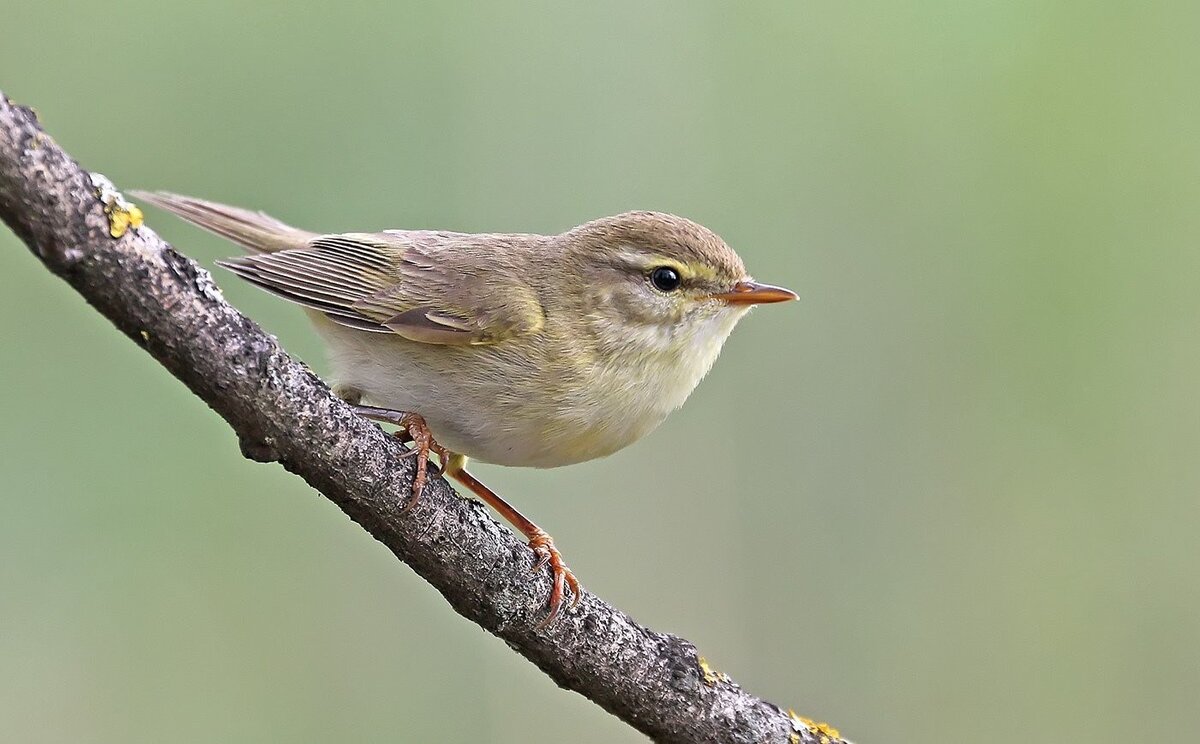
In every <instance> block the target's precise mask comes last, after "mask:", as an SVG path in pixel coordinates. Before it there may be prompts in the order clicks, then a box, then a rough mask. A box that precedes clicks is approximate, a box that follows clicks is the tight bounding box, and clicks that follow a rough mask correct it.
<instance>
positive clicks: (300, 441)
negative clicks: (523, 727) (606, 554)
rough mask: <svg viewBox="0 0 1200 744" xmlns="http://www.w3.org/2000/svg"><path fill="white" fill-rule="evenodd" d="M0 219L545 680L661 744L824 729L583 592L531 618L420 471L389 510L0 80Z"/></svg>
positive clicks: (253, 439)
mask: <svg viewBox="0 0 1200 744" xmlns="http://www.w3.org/2000/svg"><path fill="white" fill-rule="evenodd" d="M0 219H3V220H4V222H5V223H7V224H8V226H9V227H10V228H11V229H12V230H13V231H14V232H15V233H16V234H17V236H19V237H20V238H21V240H23V241H24V242H25V243H26V244H27V245H28V246H29V248H30V250H32V251H33V253H34V254H36V255H37V256H38V258H40V259H41V261H42V262H43V263H44V264H45V265H46V267H47V268H48V269H50V271H52V272H54V273H55V274H56V275H58V276H59V277H61V278H62V279H64V280H65V281H67V282H68V283H69V284H70V285H71V286H72V287H74V288H75V289H76V290H78V291H79V293H80V294H81V295H83V297H84V298H86V299H87V301H88V302H89V303H91V304H92V306H94V307H95V308H96V309H97V310H98V311H100V312H101V313H102V314H103V315H104V316H105V317H107V318H108V319H109V320H110V321H112V323H113V324H114V325H115V326H116V327H117V328H118V329H119V330H120V331H121V332H122V333H124V334H125V335H126V336H128V337H129V338H130V339H131V340H132V341H133V342H134V343H135V344H137V345H138V346H140V347H142V348H143V349H145V350H146V351H147V352H149V353H150V354H151V355H152V356H153V357H154V358H155V359H157V360H158V361H159V362H160V363H161V364H162V365H163V366H164V367H166V369H167V370H168V371H169V372H170V373H171V374H172V375H174V376H175V377H177V378H179V379H180V380H181V381H182V382H183V383H184V384H185V385H187V386H188V388H190V389H191V390H192V392H194V393H195V394H196V395H198V396H199V397H200V398H201V399H203V400H204V401H205V402H206V403H207V404H208V405H209V406H211V407H212V409H213V410H214V411H216V412H217V413H218V414H219V415H220V416H221V417H222V418H224V419H225V421H226V422H228V423H229V425H230V426H231V427H232V428H233V430H234V431H235V432H236V433H237V435H238V437H239V439H240V441H241V444H242V452H243V453H244V454H245V455H246V456H247V457H249V458H251V459H254V460H259V461H278V462H279V463H280V464H281V465H282V466H283V467H284V468H286V469H287V470H289V471H291V472H293V473H295V474H296V475H299V476H300V477H301V478H303V479H304V480H305V481H307V482H308V483H309V484H310V485H311V486H312V487H313V488H315V489H317V490H318V491H320V492H321V493H322V494H324V495H325V496H326V497H327V498H328V499H329V500H331V501H333V502H334V503H335V504H337V505H338V506H339V507H341V509H342V510H343V511H345V512H346V514H348V515H349V516H350V518H351V519H353V520H354V521H356V522H357V523H358V524H360V525H361V526H362V527H363V528H364V529H365V530H366V531H367V532H369V533H370V534H371V535H372V536H373V537H375V539H377V540H379V541H380V542H382V543H383V544H384V545H386V546H387V547H388V548H389V549H390V550H391V551H392V552H393V553H394V554H395V555H396V557H398V558H399V559H400V560H401V561H403V562H405V563H406V564H408V565H409V566H410V567H411V568H412V569H413V570H414V571H416V572H417V573H418V574H420V575H421V576H422V577H423V578H424V579H425V580H426V581H428V582H429V583H430V584H432V585H433V586H434V587H436V588H437V590H438V591H439V592H441V593H442V595H443V596H444V597H445V598H446V600H447V601H448V602H449V603H450V606H451V607H453V608H454V610H455V611H456V612H458V613H459V614H461V615H462V616H463V617H466V618H468V619H470V620H471V621H473V622H475V623H476V624H478V625H479V626H480V627H481V628H483V629H484V630H486V631H488V632H489V633H492V634H494V635H496V636H498V637H499V638H501V639H502V640H503V641H504V642H505V643H507V644H508V645H509V646H510V647H511V648H512V649H513V650H514V651H516V652H517V653H519V654H521V655H522V656H524V657H525V658H527V659H528V660H529V661H531V662H533V663H534V664H536V665H537V666H538V667H539V668H540V669H542V670H543V671H544V672H546V674H548V675H550V677H551V678H552V679H553V680H554V681H555V682H557V683H558V684H559V685H560V686H562V687H564V688H566V689H568V690H574V691H576V692H578V693H580V694H581V695H583V696H585V697H587V698H588V699H589V700H592V701H593V702H595V703H596V704H597V705H600V706H601V707H603V708H604V709H605V710H607V711H609V712H610V713H612V714H613V715H615V716H617V717H618V718H620V719H621V720H623V721H625V722H627V723H628V724H629V725H631V726H633V727H635V728H636V729H638V730H639V731H642V732H644V733H645V734H647V735H648V736H650V737H652V738H653V739H655V740H657V741H662V742H726V743H727V742H746V743H747V744H749V743H750V742H754V743H755V744H758V743H760V742H779V743H781V744H782V743H784V742H822V741H823V742H837V741H840V740H839V739H837V738H834V737H831V736H829V735H828V733H829V732H822V731H820V730H818V729H815V728H809V727H808V726H805V725H803V724H802V723H800V721H799V720H798V719H796V718H794V717H792V716H789V714H788V713H787V712H785V711H783V710H781V709H780V708H779V707H778V706H776V705H774V704H772V703H769V702H767V701H764V700H761V699H759V698H757V697H755V696H753V695H750V694H749V693H747V692H745V691H744V690H742V689H741V688H740V687H739V686H738V685H737V684H735V683H734V682H733V681H732V680H730V679H728V677H725V676H724V675H712V674H706V670H704V669H702V667H701V664H700V660H699V657H698V655H697V652H696V649H695V647H694V646H693V645H692V644H691V643H689V642H687V641H686V640H684V639H682V638H678V637H676V636H673V635H670V634H666V633H659V632H656V631H653V630H651V629H649V628H646V627H644V626H642V625H639V624H638V623H636V622H634V621H633V619H631V618H630V617H629V616H628V615H626V614H625V613H624V612H622V611H620V610H618V609H617V608H615V607H613V606H611V605H609V604H607V603H606V602H604V601H603V600H601V599H599V598H598V597H596V596H594V595H592V594H590V593H587V592H585V593H584V597H583V600H582V602H581V603H580V605H579V608H578V610H576V611H574V612H564V613H563V614H562V615H561V616H560V618H559V619H558V620H556V621H555V622H554V623H552V624H551V625H549V626H548V627H545V628H541V629H539V628H537V624H538V621H539V620H540V619H541V618H542V616H543V613H544V612H545V600H546V597H547V594H548V591H549V576H548V574H547V573H546V572H540V573H531V571H530V568H531V566H532V553H531V552H530V551H529V550H528V548H527V547H526V546H525V544H524V543H523V542H521V541H520V540H519V539H517V537H516V536H515V535H513V533H511V532H509V531H508V530H507V529H505V528H504V527H502V526H500V525H499V524H497V523H496V522H495V521H494V520H493V519H492V518H491V517H490V516H489V514H488V512H487V511H486V509H485V507H484V506H483V505H481V504H480V503H478V502H476V501H474V500H470V499H463V498H460V497H459V496H458V495H457V494H455V493H454V491H452V490H451V489H450V488H449V487H448V486H447V485H446V483H445V482H444V481H443V480H442V479H441V478H437V477H434V478H432V479H431V481H430V483H429V485H427V486H426V488H425V492H424V494H423V496H422V498H421V500H420V502H419V503H418V505H417V506H416V508H414V509H413V510H411V511H410V512H407V513H403V512H402V511H401V507H402V505H403V503H404V499H405V496H406V494H408V493H409V488H410V483H411V478H412V475H413V459H412V458H411V457H410V458H404V457H402V455H403V454H404V451H405V450H404V448H403V447H402V445H400V444H399V443H398V442H397V441H396V440H395V439H394V438H393V437H391V436H388V435H387V434H386V433H384V432H383V431H382V430H381V429H380V428H379V427H378V426H376V425H375V424H373V423H370V422H368V421H367V420H365V419H363V418H360V417H359V416H357V415H355V414H354V413H353V411H352V410H351V409H350V408H349V406H347V405H346V404H344V403H343V402H342V401H340V400H338V399H337V398H336V397H335V396H333V395H332V394H331V393H330V390H329V388H328V387H327V386H326V385H325V384H324V383H323V382H322V381H321V380H320V379H318V378H317V377H316V376H315V375H313V373H312V372H311V371H309V369H308V368H307V367H305V366H304V365H303V364H301V363H299V362H297V361H295V360H293V359H292V358H291V357H289V356H288V355H287V354H286V353H285V352H284V351H283V349H281V348H280V347H279V345H278V344H277V343H276V342H275V340H274V338H272V337H271V336H269V335H267V334H266V333H264V332H263V331H262V329H260V328H259V327H258V326H257V325H256V324H255V323H254V322H252V321H250V320H248V319H247V318H246V317H244V316H243V315H241V314H240V313H239V312H238V311H237V310H235V309H234V308H233V307H231V306H230V305H229V304H228V303H226V302H225V300H224V299H223V298H222V296H221V293H220V291H219V290H218V289H217V287H216V285H215V284H214V283H213V281H212V278H211V277H210V276H209V274H208V272H207V271H205V270H204V269H202V268H200V267H199V266H198V265H197V264H196V263H194V262H193V261H191V260H190V259H188V258H187V257H185V256H183V255H182V254H180V253H179V252H177V251H176V250H175V249H174V248H172V247H171V246H170V245H168V244H167V243H165V242H164V241H162V240H161V239H159V238H158V236H157V235H155V234H154V232H153V231H152V230H150V229H149V228H147V227H144V226H143V227H140V228H136V229H130V230H129V231H128V232H126V233H125V234H124V235H123V236H122V237H120V238H114V237H113V236H112V234H111V232H112V224H111V222H110V216H109V215H108V214H106V212H105V210H104V209H103V205H102V203H101V201H100V198H99V196H98V191H97V188H96V187H95V186H94V185H93V181H92V179H91V174H90V173H88V172H87V171H84V170H83V169H82V168H81V167H80V166H79V165H78V164H77V163H76V162H75V161H74V160H72V159H71V158H70V156H68V155H67V154H66V153H65V152H64V151H63V150H62V149H61V148H60V147H59V146H58V144H57V143H56V142H55V141H54V140H53V139H52V138H51V137H50V136H49V135H47V134H46V133H45V132H44V131H43V130H42V128H41V126H40V124H39V123H38V121H37V118H36V116H35V114H34V113H33V112H32V111H31V110H30V109H28V108H25V107H22V106H18V105H15V104H13V103H11V102H10V101H9V100H8V98H7V97H6V96H4V94H3V93H2V92H0Z"/></svg>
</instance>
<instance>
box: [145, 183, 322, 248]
mask: <svg viewBox="0 0 1200 744" xmlns="http://www.w3.org/2000/svg"><path fill="white" fill-rule="evenodd" d="M129 193H130V194H132V195H133V196H134V197H136V198H138V199H141V200H142V201H144V202H146V203H148V204H153V205H154V206H156V207H159V208H160V209H165V210H167V211H168V212H171V213H172V214H175V215H177V216H179V217H182V218H183V219H185V220H187V221H188V222H190V223H192V224H193V225H196V226H197V227H202V228H204V229H205V230H208V231H209V232H211V233H215V234H217V235H220V236H221V237H222V238H225V239H227V240H232V241H233V242H234V243H237V244H238V245H240V246H242V247H243V248H247V249H249V250H251V251H254V252H256V253H274V252H275V251H282V250H287V249H288V248H301V247H303V246H304V245H306V244H307V243H308V242H309V241H310V240H312V239H313V238H315V237H317V233H312V232H308V231H307V230H300V229H298V228H295V227H292V226H291V225H287V224H285V223H283V222H280V221H279V220H277V219H275V218H274V217H272V216H270V215H268V214H264V213H263V212H252V211H250V210H249V209H242V208H241V207H231V206H229V205H227V204H218V203H217V202H210V201H205V200H204V199H195V198H193V197H190V196H182V195H180V194H172V193H169V192H166V191H130V192H129Z"/></svg>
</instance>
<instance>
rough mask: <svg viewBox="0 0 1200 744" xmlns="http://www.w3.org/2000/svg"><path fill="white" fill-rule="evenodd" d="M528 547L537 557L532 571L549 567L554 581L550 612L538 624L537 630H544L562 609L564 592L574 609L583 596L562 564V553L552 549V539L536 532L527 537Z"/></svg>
mask: <svg viewBox="0 0 1200 744" xmlns="http://www.w3.org/2000/svg"><path fill="white" fill-rule="evenodd" d="M529 547H530V548H531V549H532V550H533V552H534V555H536V556H537V562H536V563H534V564H533V570H534V571H540V570H541V569H542V567H543V566H550V576H551V578H552V579H553V580H554V585H553V587H552V588H551V589H550V600H549V602H548V604H549V605H550V610H549V612H548V613H547V615H546V617H545V618H544V619H543V620H542V621H541V622H540V623H538V627H539V628H544V627H545V626H547V625H549V624H550V623H551V622H553V621H554V618H555V617H557V616H558V610H559V608H560V607H562V601H563V595H564V594H565V593H566V590H568V589H569V590H570V592H571V594H572V595H573V596H574V599H573V600H572V602H571V607H572V609H574V608H575V607H576V606H578V604H579V598H580V597H581V596H583V594H582V592H581V591H580V589H579V580H578V579H576V578H575V574H573V573H571V569H569V568H567V564H566V563H564V562H563V558H562V553H559V552H558V548H556V547H554V538H552V537H550V536H549V535H548V534H546V533H545V532H543V531H542V530H540V529H539V530H537V531H536V532H535V533H534V534H532V535H531V536H530V537H529Z"/></svg>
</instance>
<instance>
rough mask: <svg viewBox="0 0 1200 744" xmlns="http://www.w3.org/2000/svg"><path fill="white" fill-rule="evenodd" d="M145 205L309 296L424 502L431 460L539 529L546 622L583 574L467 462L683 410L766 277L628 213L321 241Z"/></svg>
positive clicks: (570, 451) (600, 436)
mask: <svg viewBox="0 0 1200 744" xmlns="http://www.w3.org/2000/svg"><path fill="white" fill-rule="evenodd" d="M132 193H133V194H134V195H135V196H136V197H137V198H140V199H142V200H143V201H145V202H148V203H150V204H153V205H155V206H157V207H160V208H162V209H165V210H167V211H169V212H172V213H174V214H176V215H178V216H179V217H182V218H183V219H184V220H187V221H188V222H191V223H193V224H195V225H198V226H199V227H202V228H204V229H206V230H209V231H211V232H213V233H216V234H217V235H220V236H222V237H224V238H227V239H229V240H231V241H233V242H234V243H236V244H238V245H240V246H241V247H243V248H245V249H247V250H249V251H251V253H249V254H247V255H243V256H239V257H237V258H231V259H229V260H226V261H219V262H218V263H219V264H220V265H221V266H224V267H225V268H227V269H229V270H231V271H232V272H233V273H235V274H237V275H238V276H240V277H242V278H243V279H246V280H247V281H249V282H251V283H253V284H255V285H257V286H259V287H261V288H262V289H264V290H266V291H268V292H270V293H272V294H274V295H277V296H279V297H282V298H283V299H285V300H289V301H291V302H294V303H296V304H298V305H301V306H302V307H304V308H305V309H306V310H307V311H308V314H309V315H310V316H311V318H312V319H313V321H314V323H315V325H316V328H317V330H318V331H319V333H320V334H321V335H322V336H323V337H324V340H325V341H326V342H327V345H328V347H329V351H330V362H331V365H332V366H333V369H334V378H335V385H334V390H335V392H336V393H337V394H338V395H340V396H341V397H342V398H343V399H345V400H346V401H348V402H349V403H351V404H352V405H354V406H356V408H357V410H358V411H359V412H360V413H361V414H362V415H364V416H366V417H368V418H371V419H373V420H376V421H382V422H387V423H392V424H396V425H397V426H398V427H399V428H400V431H401V432H402V433H404V434H406V435H407V437H408V438H411V440H412V441H413V444H414V451H415V452H416V456H417V474H416V477H415V479H414V481H413V491H412V495H411V497H410V498H409V502H408V504H409V506H411V504H412V503H414V502H415V500H416V499H417V498H418V497H419V496H420V493H421V490H422V488H423V486H424V484H425V480H426V476H427V462H428V458H429V455H430V453H434V454H437V455H438V458H439V460H440V467H441V471H442V473H443V474H444V475H446V476H449V477H452V478H455V479H456V480H458V481H459V482H461V483H463V484H464V485H466V486H467V487H468V488H470V489H471V491H472V492H474V493H475V494H476V495H478V496H479V497H480V498H482V499H483V500H484V501H485V502H487V503H488V504H490V505H491V506H492V507H493V508H495V509H496V510H497V511H498V512H499V513H500V514H501V515H502V516H503V517H504V518H505V519H507V520H508V521H509V522H510V523H511V524H512V525H513V526H514V527H516V528H517V529H518V530H520V532H521V533H522V534H523V535H524V536H525V537H526V538H527V539H528V541H529V546H530V548H532V549H533V551H534V552H535V553H536V556H537V560H536V562H535V566H534V567H535V569H540V568H542V567H544V566H546V565H548V566H549V567H550V570H551V574H552V577H553V585H552V589H551V592H550V597H549V599H548V606H549V611H548V613H547V616H546V618H545V620H544V621H543V623H547V622H550V621H552V620H553V618H554V617H555V616H556V615H557V614H558V612H559V608H560V606H561V603H562V600H563V597H564V594H565V592H566V591H567V590H568V589H569V590H570V592H571V593H572V594H573V595H574V597H575V601H576V602H578V600H579V597H580V596H581V595H580V588H579V582H578V581H577V580H576V578H575V576H574V574H572V573H571V571H570V569H569V568H567V566H566V564H565V563H564V561H563V558H562V555H561V553H560V552H559V551H558V549H557V548H556V547H555V544H554V540H553V539H552V538H551V537H550V536H549V535H548V534H547V533H546V532H545V531H544V530H542V529H541V528H540V527H538V526H537V525H536V524H535V523H534V522H532V521H531V520H529V519H527V518H526V517H524V516H523V515H522V514H521V513H520V512H518V511H517V510H516V509H514V508H513V507H512V506H510V505H509V504H508V503H507V502H505V501H504V500H503V499H501V498H500V496H499V495H498V494H496V493H495V492H493V491H492V490H491V489H489V488H487V487H486V486H484V485H483V484H482V483H480V482H479V481H478V480H476V479H475V478H474V477H473V476H471V475H470V474H469V473H468V472H467V470H466V469H465V465H466V461H467V458H476V459H478V460H481V461H483V462H490V463H495V464H498V465H512V466H525V467H536V468H551V467H558V466H560V465H570V464H572V463H578V462H583V461H585V460H592V459H595V458H598V457H604V456H605V455H609V454H612V453H613V452H616V451H617V450H619V449H621V448H623V447H625V446H627V445H629V444H631V443H633V442H635V441H637V440H638V439H640V438H641V437H643V436H645V435H646V434H648V433H649V432H651V431H652V430H654V428H655V427H657V426H658V425H659V424H660V423H662V421H663V419H664V418H666V416H667V414H669V413H670V412H671V411H673V410H675V409H676V408H678V407H679V406H681V405H682V404H683V402H684V401H685V400H686V399H687V397H688V395H689V394H691V392H692V390H693V389H695V387H696V385H697V384H698V383H699V382H700V380H701V379H702V378H703V377H704V375H705V374H707V372H708V370H709V369H710V368H711V367H712V364H713V362H714V361H715V360H716V358H717V355H718V354H719V353H720V351H721V347H722V345H723V344H724V343H725V339H726V338H728V336H729V334H730V332H731V331H732V330H733V328H734V326H735V325H736V324H737V322H738V321H739V320H740V319H741V318H742V317H743V316H745V314H746V312H747V311H748V310H749V309H750V307H751V306H753V305H755V304H760V303H774V302H784V301H787V300H794V299H796V294H795V293H794V292H792V291H791V290H788V289H783V288H782V287H775V286H771V285H769V284H761V283H759V282H756V281H754V280H753V279H752V278H751V277H750V276H749V275H747V273H746V268H745V266H744V265H743V263H742V259H741V258H739V257H738V254H737V253H736V252H734V250H733V249H732V248H730V247H729V246H728V245H726V243H725V241H723V240H722V239H721V238H720V237H718V236H717V235H716V234H715V233H713V232H712V231H711V230H709V229H707V228H705V227H702V226H701V225H698V224H696V223H695V222H692V221H691V220H687V219H684V218H682V217H677V216H675V215H671V214H664V213H661V212H626V213H624V214H619V215H616V216H614V217H604V218H601V219H597V220H594V221H591V222H587V223H585V224H582V225H579V226H578V227H575V228H573V229H571V230H568V231H566V232H564V233H561V234H558V235H532V234H500V233H490V234H469V233H458V232H442V231H429V230H384V231H382V232H350V233H328V234H319V233H314V232H308V231H306V230H301V229H297V228H295V227H292V226H290V225H287V224H284V223H283V222H280V221H279V220H277V219H275V218H273V217H270V216H268V215H266V214H264V213H262V212H255V211H251V210H247V209H242V208H239V207H232V206H228V205H224V204H218V203H215V202H210V201H205V200H202V199H195V198H192V197H188V196H181V195H178V194H172V193H167V192H141V191H135V192H132Z"/></svg>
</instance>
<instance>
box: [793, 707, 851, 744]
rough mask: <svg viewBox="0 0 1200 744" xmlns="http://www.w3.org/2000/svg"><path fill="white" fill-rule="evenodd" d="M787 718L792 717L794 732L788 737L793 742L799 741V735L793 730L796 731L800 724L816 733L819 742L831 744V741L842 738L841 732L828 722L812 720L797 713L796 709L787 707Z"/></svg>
mask: <svg viewBox="0 0 1200 744" xmlns="http://www.w3.org/2000/svg"><path fill="white" fill-rule="evenodd" d="M788 718H791V719H792V729H793V732H794V733H792V735H791V737H790V738H791V740H792V742H793V744H795V742H799V741H800V737H799V736H798V734H797V733H795V732H798V730H799V727H801V726H803V727H804V728H806V729H808V730H809V731H811V732H812V733H814V734H816V735H817V741H818V742H820V744H831V742H832V741H834V740H840V739H841V738H842V732H840V731H838V730H837V729H835V728H834V727H833V726H830V725H829V724H828V723H825V722H824V721H814V720H813V719H811V718H805V717H804V716H801V715H797V714H796V711H794V710H791V709H790V708H789V709H788Z"/></svg>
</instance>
